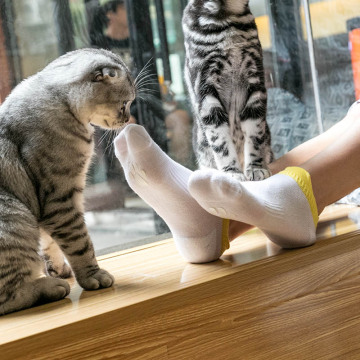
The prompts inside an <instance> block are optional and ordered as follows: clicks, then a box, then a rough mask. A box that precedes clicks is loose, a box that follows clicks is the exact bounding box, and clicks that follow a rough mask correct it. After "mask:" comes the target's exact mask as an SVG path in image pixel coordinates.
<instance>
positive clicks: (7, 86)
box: [0, 16, 11, 104]
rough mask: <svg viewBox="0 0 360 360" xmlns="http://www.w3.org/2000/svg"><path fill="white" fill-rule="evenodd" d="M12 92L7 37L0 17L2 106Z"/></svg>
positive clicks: (0, 86)
mask: <svg viewBox="0 0 360 360" xmlns="http://www.w3.org/2000/svg"><path fill="white" fill-rule="evenodd" d="M10 91H11V77H10V67H9V62H8V57H7V51H6V46H5V36H4V33H3V30H2V23H1V16H0V104H1V103H2V102H3V101H4V100H5V98H6V96H7V95H8V94H9V93H10Z"/></svg>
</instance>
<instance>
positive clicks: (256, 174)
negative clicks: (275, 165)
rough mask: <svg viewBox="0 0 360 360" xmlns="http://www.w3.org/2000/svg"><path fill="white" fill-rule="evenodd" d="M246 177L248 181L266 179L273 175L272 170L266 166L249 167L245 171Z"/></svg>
mask: <svg viewBox="0 0 360 360" xmlns="http://www.w3.org/2000/svg"><path fill="white" fill-rule="evenodd" d="M245 174H246V179H247V180H248V181H259V180H264V179H266V178H268V177H270V176H271V172H270V170H268V169H264V168H251V167H250V168H247V169H246V171H245Z"/></svg>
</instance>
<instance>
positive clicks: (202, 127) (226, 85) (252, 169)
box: [183, 0, 273, 181]
mask: <svg viewBox="0 0 360 360" xmlns="http://www.w3.org/2000/svg"><path fill="white" fill-rule="evenodd" d="M248 2H249V1H248V0H190V1H189V3H188V5H187V7H186V9H185V11H184V15H183V31H184V36H185V49H186V64H185V80H186V83H187V87H188V90H189V95H190V98H191V102H192V107H193V111H194V115H195V119H196V123H195V127H194V130H195V132H194V138H195V141H194V148H195V153H196V155H197V160H198V163H199V165H200V167H202V168H204V167H210V168H216V169H219V170H222V171H225V172H228V173H229V174H231V175H232V176H233V177H235V178H237V179H239V180H242V181H243V180H260V179H264V178H266V177H268V176H269V175H270V172H269V170H268V167H267V164H268V163H269V162H271V161H272V160H273V153H272V150H271V146H270V145H271V144H270V143H271V139H270V132H269V128H268V125H267V123H266V101H267V96H266V88H265V83H264V69H263V63H262V48H261V45H260V41H259V38H258V32H257V28H256V24H255V20H254V16H253V15H252V14H251V12H250V9H249V5H248Z"/></svg>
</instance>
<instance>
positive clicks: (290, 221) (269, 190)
mask: <svg viewBox="0 0 360 360" xmlns="http://www.w3.org/2000/svg"><path fill="white" fill-rule="evenodd" d="M189 191H190V193H191V195H192V196H193V197H194V198H195V199H196V200H197V202H198V203H199V204H200V205H201V206H202V207H203V208H204V209H205V210H206V211H208V212H209V213H210V214H214V215H217V216H221V217H224V218H228V219H232V220H237V221H241V222H245V223H247V224H250V225H253V226H256V227H258V228H259V229H260V230H262V231H263V232H264V233H265V234H266V235H267V236H268V238H269V239H270V240H271V241H273V242H274V243H276V244H277V245H280V246H281V247H283V248H295V247H302V246H308V245H311V244H313V243H314V242H315V240H316V225H317V221H318V213H317V205H316V202H315V198H314V195H313V192H312V185H311V179H310V175H309V174H308V173H307V172H306V171H305V170H304V169H302V168H298V167H291V168H287V169H286V170H284V171H283V172H281V173H279V174H277V175H274V176H271V177H270V178H267V179H265V180H262V181H252V182H249V181H247V182H238V181H236V180H234V179H232V178H231V177H229V176H228V175H226V174H224V173H221V172H219V171H217V170H200V171H196V172H195V173H193V174H192V175H191V177H190V179H189Z"/></svg>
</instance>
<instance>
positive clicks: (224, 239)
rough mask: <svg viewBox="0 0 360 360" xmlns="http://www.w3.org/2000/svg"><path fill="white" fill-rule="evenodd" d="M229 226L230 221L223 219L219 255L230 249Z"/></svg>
mask: <svg viewBox="0 0 360 360" xmlns="http://www.w3.org/2000/svg"><path fill="white" fill-rule="evenodd" d="M229 226H230V220H229V219H223V225H222V235H221V254H223V253H224V251H225V250H227V249H228V248H229V247H230V242H229Z"/></svg>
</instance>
